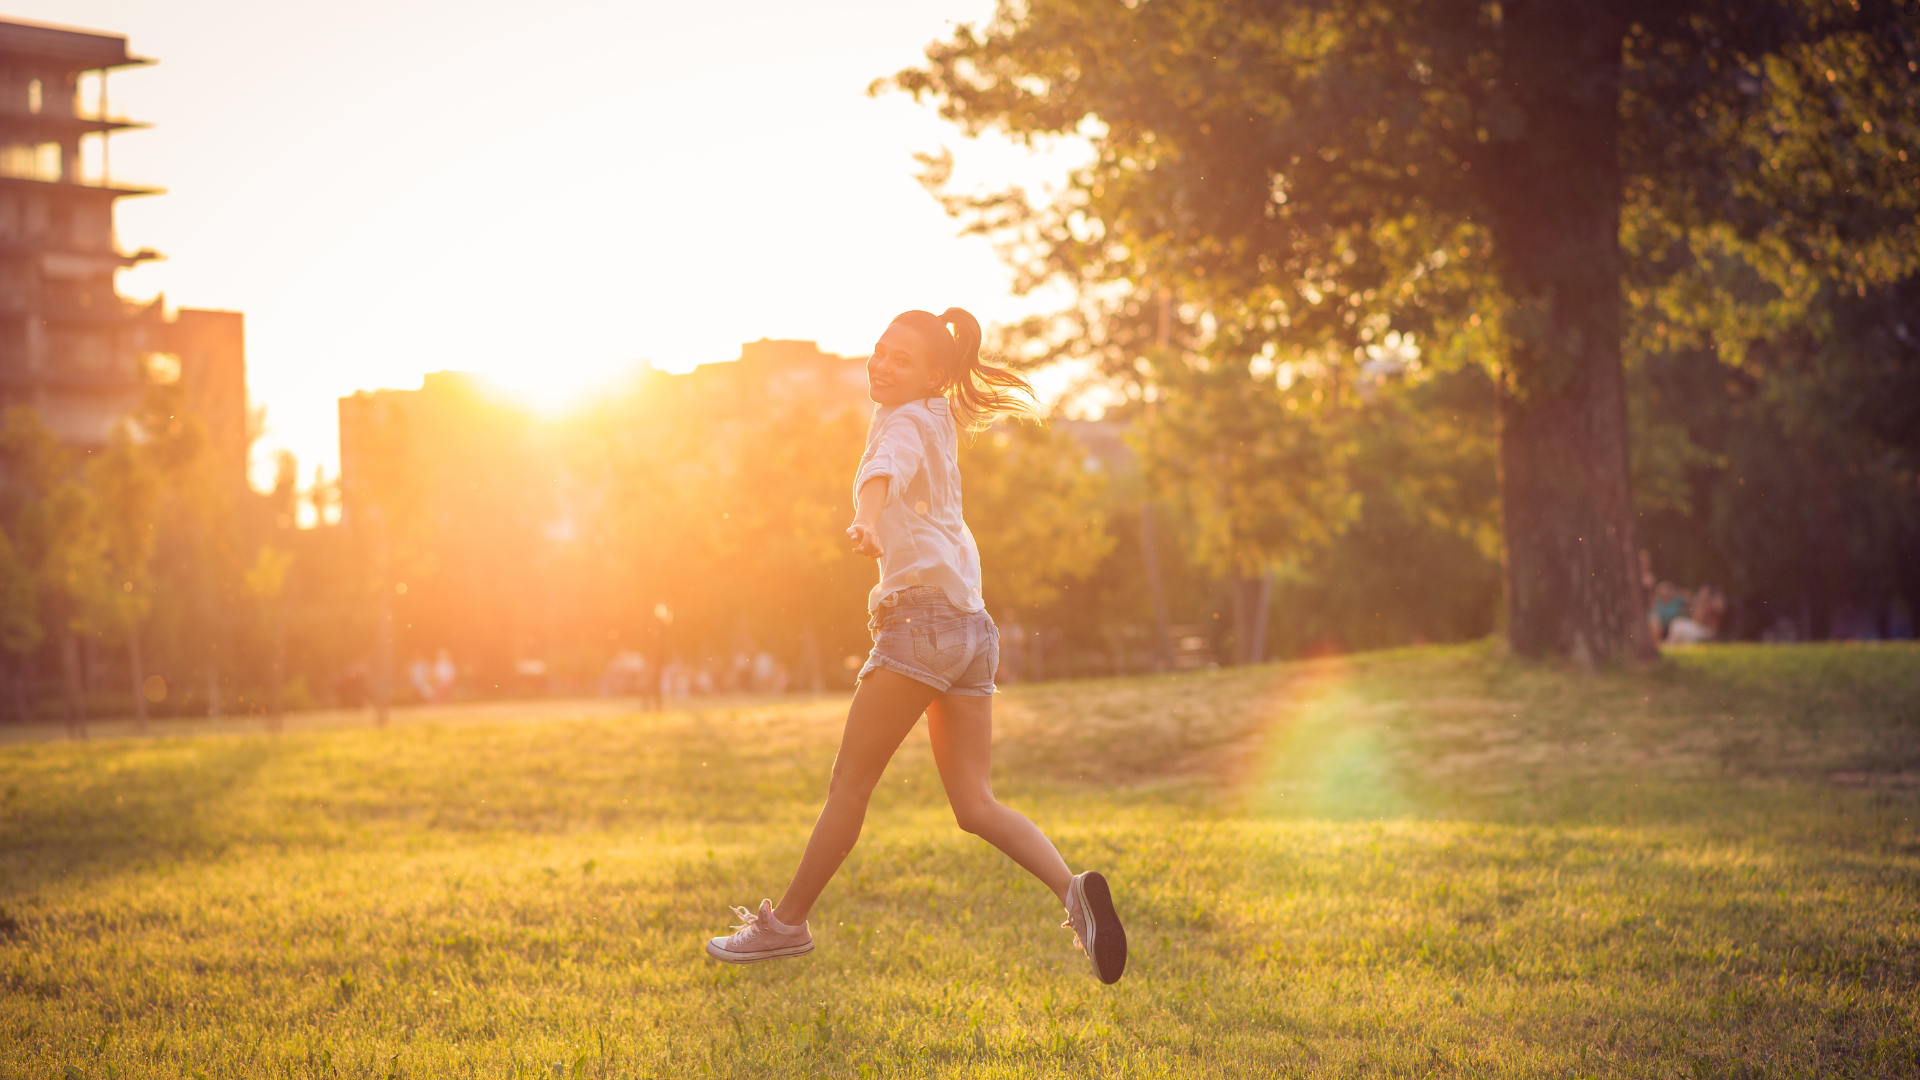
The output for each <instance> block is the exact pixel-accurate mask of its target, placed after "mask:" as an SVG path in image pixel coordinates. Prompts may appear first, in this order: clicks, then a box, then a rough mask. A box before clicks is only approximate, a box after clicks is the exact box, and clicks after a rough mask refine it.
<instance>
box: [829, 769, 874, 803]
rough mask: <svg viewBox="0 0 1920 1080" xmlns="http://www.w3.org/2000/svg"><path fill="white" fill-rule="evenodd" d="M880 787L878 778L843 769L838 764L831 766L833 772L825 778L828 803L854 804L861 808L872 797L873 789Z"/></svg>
mask: <svg viewBox="0 0 1920 1080" xmlns="http://www.w3.org/2000/svg"><path fill="white" fill-rule="evenodd" d="M879 786H880V778H879V777H878V776H877V775H876V776H866V775H864V774H862V773H858V772H856V771H854V770H852V769H843V768H841V767H840V765H839V763H837V762H836V763H835V764H834V766H833V772H832V774H831V775H829V776H828V777H827V801H828V802H855V803H858V804H860V805H862V806H865V805H866V802H867V800H868V799H870V798H872V797H873V789H874V788H876V787H879Z"/></svg>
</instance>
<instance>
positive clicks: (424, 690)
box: [407, 656, 433, 701]
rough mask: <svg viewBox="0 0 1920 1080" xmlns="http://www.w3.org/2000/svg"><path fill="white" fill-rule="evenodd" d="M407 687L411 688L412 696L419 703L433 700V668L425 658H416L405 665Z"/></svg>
mask: <svg viewBox="0 0 1920 1080" xmlns="http://www.w3.org/2000/svg"><path fill="white" fill-rule="evenodd" d="M407 685H409V686H411V687H413V693H414V696H416V697H418V698H419V699H420V700H421V701H432V700H433V668H432V667H431V666H430V665H428V663H427V658H426V657H424V656H416V657H414V658H413V662H412V663H410V664H408V665H407Z"/></svg>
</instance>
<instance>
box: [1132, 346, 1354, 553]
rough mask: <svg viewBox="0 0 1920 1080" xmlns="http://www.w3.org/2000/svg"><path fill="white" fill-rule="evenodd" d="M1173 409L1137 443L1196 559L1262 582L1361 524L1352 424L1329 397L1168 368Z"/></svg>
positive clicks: (1210, 370) (1206, 365) (1244, 377)
mask: <svg viewBox="0 0 1920 1080" xmlns="http://www.w3.org/2000/svg"><path fill="white" fill-rule="evenodd" d="M1159 382H1160V385H1161V386H1162V387H1164V388H1165V393H1166V400H1165V401H1164V403H1161V404H1160V406H1159V409H1158V415H1157V416H1156V417H1155V418H1154V419H1153V420H1152V421H1151V422H1149V423H1147V424H1145V425H1143V426H1142V428H1141V429H1140V432H1139V434H1138V436H1136V438H1137V445H1138V448H1139V450H1140V453H1141V456H1142V459H1143V462H1144V465H1145V468H1146V472H1147V475H1148V477H1149V478H1150V479H1151V480H1152V482H1153V483H1154V486H1155V487H1156V488H1157V489H1158V490H1160V491H1164V492H1166V493H1168V496H1169V497H1170V498H1171V499H1172V500H1173V501H1174V502H1175V504H1176V505H1178V506H1180V507H1181V509H1182V510H1183V511H1184V513H1185V515H1186V517H1187V519H1188V521H1189V522H1190V525H1191V528H1192V536H1193V548H1194V556H1195V558H1196V559H1197V560H1198V561H1199V563H1200V564H1201V565H1202V566H1204V567H1206V568H1207V569H1208V570H1209V571H1210V572H1212V573H1213V574H1215V575H1217V576H1220V577H1228V576H1236V577H1241V578H1252V577H1258V576H1259V575H1261V574H1264V573H1266V572H1268V571H1270V570H1274V569H1277V568H1281V567H1289V566H1298V565H1299V564H1300V563H1303V562H1305V561H1307V560H1308V559H1310V558H1312V557H1313V556H1314V555H1316V554H1318V553H1319V552H1320V551H1323V550H1324V549H1325V548H1327V547H1328V546H1329V545H1331V544H1332V543H1333V541H1334V538H1335V537H1336V536H1338V535H1339V534H1340V533H1341V532H1342V531H1343V530H1344V529H1345V528H1346V526H1347V524H1348V523H1349V522H1351V521H1352V520H1353V518H1354V517H1355V516H1356V515H1357V513H1358V510H1359V499H1358V498H1357V497H1356V496H1355V495H1354V494H1353V493H1352V491H1351V490H1350V488H1349V485H1348V480H1347V472H1346V468H1345V465H1346V462H1345V459H1346V457H1347V456H1348V455H1349V454H1350V453H1351V448H1350V445H1349V440H1350V438H1351V436H1350V435H1349V434H1348V433H1347V432H1346V431H1343V430H1341V428H1342V426H1343V421H1345V420H1347V417H1345V416H1343V415H1342V413H1341V411H1340V410H1339V409H1338V408H1337V407H1335V406H1333V405H1332V404H1331V403H1330V402H1323V401H1322V397H1323V393H1324V391H1323V389H1322V388H1321V387H1319V386H1316V385H1312V384H1310V383H1309V382H1308V381H1307V380H1304V379H1302V380H1300V381H1298V382H1296V383H1294V384H1293V385H1291V386H1289V387H1282V386H1281V385H1280V384H1279V383H1278V382H1277V381H1275V380H1273V379H1255V378H1251V377H1249V375H1248V374H1247V372H1246V369H1245V367H1244V365H1243V364H1236V363H1234V362H1233V361H1232V360H1231V359H1228V358H1226V357H1218V356H1216V357H1211V358H1208V359H1206V360H1203V361H1200V362H1197V363H1192V364H1183V363H1178V362H1175V363H1173V364H1169V365H1167V366H1166V367H1165V368H1164V369H1163V372H1162V375H1161V379H1160V380H1159Z"/></svg>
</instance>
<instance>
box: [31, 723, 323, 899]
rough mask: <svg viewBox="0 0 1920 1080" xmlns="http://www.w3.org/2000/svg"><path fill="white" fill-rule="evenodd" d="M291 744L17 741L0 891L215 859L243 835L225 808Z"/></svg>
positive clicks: (263, 741)
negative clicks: (80, 746) (81, 746)
mask: <svg viewBox="0 0 1920 1080" xmlns="http://www.w3.org/2000/svg"><path fill="white" fill-rule="evenodd" d="M288 752H289V749H288V747H287V746H286V745H285V744H284V743H282V742H279V741H277V740H271V739H262V738H245V739H217V740H216V739H191V740H188V739H171V740H163V741H156V742H145V743H136V742H125V743H115V744H110V745H100V746H95V747H89V748H85V752H84V753H80V752H76V750H75V748H72V747H68V746H59V745H54V746H46V747H21V748H18V749H16V750H14V751H12V752H10V753H8V754H7V755H6V756H5V757H4V759H0V760H4V762H5V766H6V769H5V772H4V773H0V821H3V822H4V827H3V828H0V866H4V868H5V875H4V881H0V890H4V892H5V893H8V894H14V895H19V894H31V893H34V892H37V891H38V890H40V889H41V888H43V887H45V886H46V885H49V884H51V883H53V882H54V881H56V880H66V881H69V882H70V881H73V880H74V879H86V878H95V877H100V876H106V875H111V874H115V873H117V872H119V871H120V870H122V869H125V868H127V867H128V866H133V865H151V864H154V863H157V862H168V861H183V860H193V859H204V858H210V857H218V856H219V855H220V854H221V853H222V852H223V851H224V850H225V849H226V848H227V847H228V846H229V845H230V844H232V843H234V842H235V841H236V840H238V839H241V838H242V837H243V835H244V834H243V832H242V823H241V822H238V821H236V820H234V819H232V818H229V817H226V816H223V815H222V813H221V810H222V808H223V807H225V806H227V805H228V804H229V803H230V801H231V799H232V796H233V794H234V792H236V791H237V790H239V789H241V788H244V787H246V786H247V785H249V784H251V783H253V782H254V780H255V779H256V777H258V775H259V774H260V773H261V771H262V770H263V769H265V768H267V767H268V766H269V765H270V764H271V763H272V762H273V761H274V760H275V759H277V758H279V757H281V756H282V755H284V754H286V753H288ZM23 782H29V783H30V785H31V791H23V790H22V786H23Z"/></svg>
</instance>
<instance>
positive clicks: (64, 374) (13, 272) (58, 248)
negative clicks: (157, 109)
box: [0, 21, 247, 478]
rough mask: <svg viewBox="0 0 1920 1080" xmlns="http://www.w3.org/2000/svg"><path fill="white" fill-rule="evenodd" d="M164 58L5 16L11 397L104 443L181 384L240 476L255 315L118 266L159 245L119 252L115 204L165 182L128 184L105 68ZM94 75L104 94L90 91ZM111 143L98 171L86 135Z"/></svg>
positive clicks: (0, 302)
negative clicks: (119, 176)
mask: <svg viewBox="0 0 1920 1080" xmlns="http://www.w3.org/2000/svg"><path fill="white" fill-rule="evenodd" d="M149 63H152V61H150V60H146V59H144V58H141V57H138V56H135V55H133V54H132V53H129V52H128V51H127V41H126V38H124V37H117V36H114V35H111V34H100V33H93V32H88V31H80V30H69V29H64V28H60V27H51V26H40V25H35V24H31V23H22V22H14V21H0V407H8V408H10V407H12V406H15V405H23V404H24V405H28V406H31V407H32V408H33V409H34V410H35V411H36V412H37V413H39V415H40V417H41V419H42V421H43V422H44V423H46V425H47V426H48V427H49V428H51V429H52V430H53V431H54V432H55V434H57V435H58V436H59V437H60V438H61V440H62V441H64V442H66V443H68V444H69V445H72V446H74V447H76V448H79V449H83V450H84V449H90V448H93V447H96V446H99V445H101V444H103V443H104V442H105V441H106V439H107V437H108V435H109V434H110V433H111V431H112V430H113V426H114V425H115V424H116V423H117V422H119V421H120V419H121V418H123V417H125V416H126V415H127V414H128V413H130V412H132V411H133V410H134V409H136V408H138V407H139V405H140V402H141V398H142V396H143V394H144V392H145V387H146V385H147V384H148V383H149V382H150V381H154V380H160V381H173V380H175V379H178V380H180V381H181V383H182V384H183V390H184V392H185V394H184V396H185V397H186V398H187V401H188V402H189V405H190V406H191V407H193V408H194V409H195V411H196V412H199V413H200V415H201V416H202V418H203V419H204V420H205V421H206V423H207V425H208V427H209V428H210V429H211V431H212V432H213V435H214V441H215V443H216V445H217V446H218V447H219V450H220V452H221V454H222V456H223V458H225V459H226V460H227V461H228V464H229V469H230V470H231V471H233V472H234V475H235V476H236V477H241V478H244V475H245V467H246V462H245V456H246V449H247V419H246V352H245V326H244V322H243V320H242V318H241V316H240V315H239V314H237V313H234V312H212V311H191V310H188V311H181V312H179V313H178V314H177V316H175V317H172V318H169V317H168V315H167V313H166V310H165V303H164V301H163V300H156V301H153V302H151V303H146V304H138V303H131V302H128V301H126V300H125V299H123V298H122V297H121V296H120V294H119V291H118V288H117V285H116V281H115V278H116V275H117V274H118V272H119V271H120V270H121V269H123V268H125V267H129V266H134V265H137V264H139V263H141V262H144V261H146V260H149V259H155V258H159V256H158V254H156V253H155V252H153V251H151V250H141V251H135V252H126V251H122V250H121V249H120V246H119V244H118V242H117V240H116V237H115V231H114V207H115V205H116V204H117V203H118V201H119V200H121V199H123V198H130V197H137V196H145V195H155V194H159V189H157V188H150V187H139V186H134V185H129V184H122V183H116V182H115V181H114V180H113V178H112V175H111V170H110V161H111V159H110V157H109V155H108V153H107V151H106V146H105V144H106V140H107V139H108V138H109V137H110V136H111V135H113V134H114V133H116V132H119V131H125V130H128V129H131V128H137V127H140V126H142V125H139V124H135V123H132V122H130V121H127V120H124V119H116V118H115V117H114V116H113V114H112V112H111V110H110V108H109V104H110V103H109V101H108V96H107V75H108V74H109V73H110V72H113V71H116V70H119V69H121V68H127V67H135V66H139V65H143V64H149ZM88 75H93V76H94V77H95V78H94V82H95V85H96V86H97V88H98V94H99V97H98V100H95V101H83V100H81V96H82V95H81V86H82V82H83V79H84V77H85V76H88ZM89 138H97V139H99V140H100V141H101V152H100V154H99V166H98V167H97V168H96V169H95V170H94V172H93V173H92V174H91V175H89V174H88V172H87V170H86V168H85V166H84V160H85V159H84V157H83V155H82V144H83V141H84V140H86V139H89Z"/></svg>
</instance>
